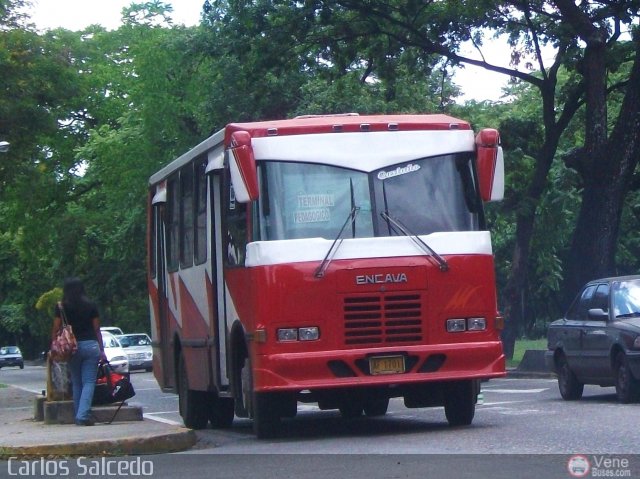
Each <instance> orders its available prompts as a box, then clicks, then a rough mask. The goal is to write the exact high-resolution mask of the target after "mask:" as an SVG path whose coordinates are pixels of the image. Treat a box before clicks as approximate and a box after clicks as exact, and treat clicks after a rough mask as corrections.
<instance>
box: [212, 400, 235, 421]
mask: <svg viewBox="0 0 640 479" xmlns="http://www.w3.org/2000/svg"><path fill="white" fill-rule="evenodd" d="M211 396H212V397H211V400H210V401H209V422H210V423H211V427H212V428H213V429H228V428H230V427H231V425H232V424H233V418H234V417H235V414H234V407H235V406H234V402H233V399H232V398H221V397H218V395H217V394H215V393H213V394H211Z"/></svg>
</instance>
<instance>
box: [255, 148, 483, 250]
mask: <svg viewBox="0 0 640 479" xmlns="http://www.w3.org/2000/svg"><path fill="white" fill-rule="evenodd" d="M471 158H472V156H471V155H470V154H455V155H445V156H439V157H433V158H424V159H419V160H415V161H411V162H405V163H401V164H397V165H393V166H389V167H385V168H382V169H380V170H377V171H374V172H371V173H366V172H362V171H356V170H351V169H347V168H340V167H336V166H329V165H320V164H309V163H295V162H278V161H263V162H260V170H259V174H260V181H261V195H260V200H259V205H258V209H257V214H258V218H257V220H258V225H259V238H256V239H260V240H284V239H299V238H314V237H321V238H325V239H334V238H335V237H336V235H337V234H338V232H339V231H340V228H341V227H342V225H343V224H344V223H345V221H346V220H347V218H348V217H349V215H350V213H351V211H352V210H353V208H357V209H358V214H357V216H356V217H355V220H354V221H353V223H352V224H350V225H349V226H347V227H346V228H345V231H344V232H343V237H344V238H367V237H374V236H395V235H402V233H401V232H400V231H397V229H394V228H393V226H392V225H390V224H389V222H388V221H386V220H385V219H384V218H383V217H382V215H381V213H386V214H388V215H389V216H391V217H393V218H395V219H397V220H398V221H399V222H401V223H402V224H403V225H404V226H405V227H406V228H407V229H409V230H410V231H411V232H412V233H414V234H429V233H433V232H436V231H472V230H477V229H478V224H479V214H480V210H481V207H480V202H479V199H478V198H477V196H478V195H477V193H476V191H475V186H474V181H473V174H472V170H471Z"/></svg>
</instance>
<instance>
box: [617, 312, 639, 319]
mask: <svg viewBox="0 0 640 479" xmlns="http://www.w3.org/2000/svg"><path fill="white" fill-rule="evenodd" d="M636 316H640V312H638V311H633V312H631V313H625V314H618V315H617V316H616V318H634V317H636Z"/></svg>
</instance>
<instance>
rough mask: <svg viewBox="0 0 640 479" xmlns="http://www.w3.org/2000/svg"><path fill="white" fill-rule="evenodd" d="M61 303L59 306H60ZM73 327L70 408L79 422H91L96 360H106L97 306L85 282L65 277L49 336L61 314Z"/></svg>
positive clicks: (53, 334)
mask: <svg viewBox="0 0 640 479" xmlns="http://www.w3.org/2000/svg"><path fill="white" fill-rule="evenodd" d="M61 306H62V308H61ZM63 314H64V315H65V318H66V320H67V322H68V323H69V324H70V325H71V327H72V328H73V334H74V335H75V337H76V341H77V342H78V350H77V351H76V353H75V354H74V355H73V356H71V359H70V360H69V369H70V371H71V386H72V388H73V409H74V413H75V420H76V424H77V425H78V426H93V425H94V423H95V420H94V419H93V417H92V415H91V402H92V401H93V392H94V390H95V387H96V377H97V374H98V361H100V360H103V361H106V360H107V357H106V356H105V354H104V345H103V343H102V334H100V317H99V315H98V308H97V306H96V305H95V303H94V302H93V301H90V300H89V298H87V295H86V293H85V289H84V285H83V284H82V281H81V280H80V279H78V278H68V279H66V280H65V282H64V286H63V290H62V303H58V304H57V305H56V310H55V318H54V320H53V328H52V329H51V339H52V340H53V339H54V338H55V337H56V335H57V334H58V331H60V329H61V328H62V315H63Z"/></svg>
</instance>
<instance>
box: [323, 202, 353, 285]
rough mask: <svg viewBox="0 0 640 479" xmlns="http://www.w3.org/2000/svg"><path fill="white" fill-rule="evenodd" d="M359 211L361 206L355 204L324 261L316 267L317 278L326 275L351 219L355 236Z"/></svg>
mask: <svg viewBox="0 0 640 479" xmlns="http://www.w3.org/2000/svg"><path fill="white" fill-rule="evenodd" d="M352 201H353V200H352ZM358 211H360V207H359V206H355V205H353V206H352V208H351V211H350V212H349V216H347V219H346V220H345V222H344V224H343V225H342V228H340V231H339V232H338V236H336V238H335V239H334V240H333V243H331V248H329V251H327V255H326V256H325V257H324V259H323V260H322V263H320V266H318V269H316V272H315V273H314V276H315V277H316V278H322V277H324V273H325V271H326V270H327V268H328V267H329V264H330V263H331V260H332V259H333V256H334V255H335V254H336V251H338V248H339V247H340V245H341V244H342V242H343V241H344V238H342V232H343V231H344V229H345V228H346V227H347V224H349V221H351V224H352V225H353V233H354V236H355V221H356V215H357V214H358Z"/></svg>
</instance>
